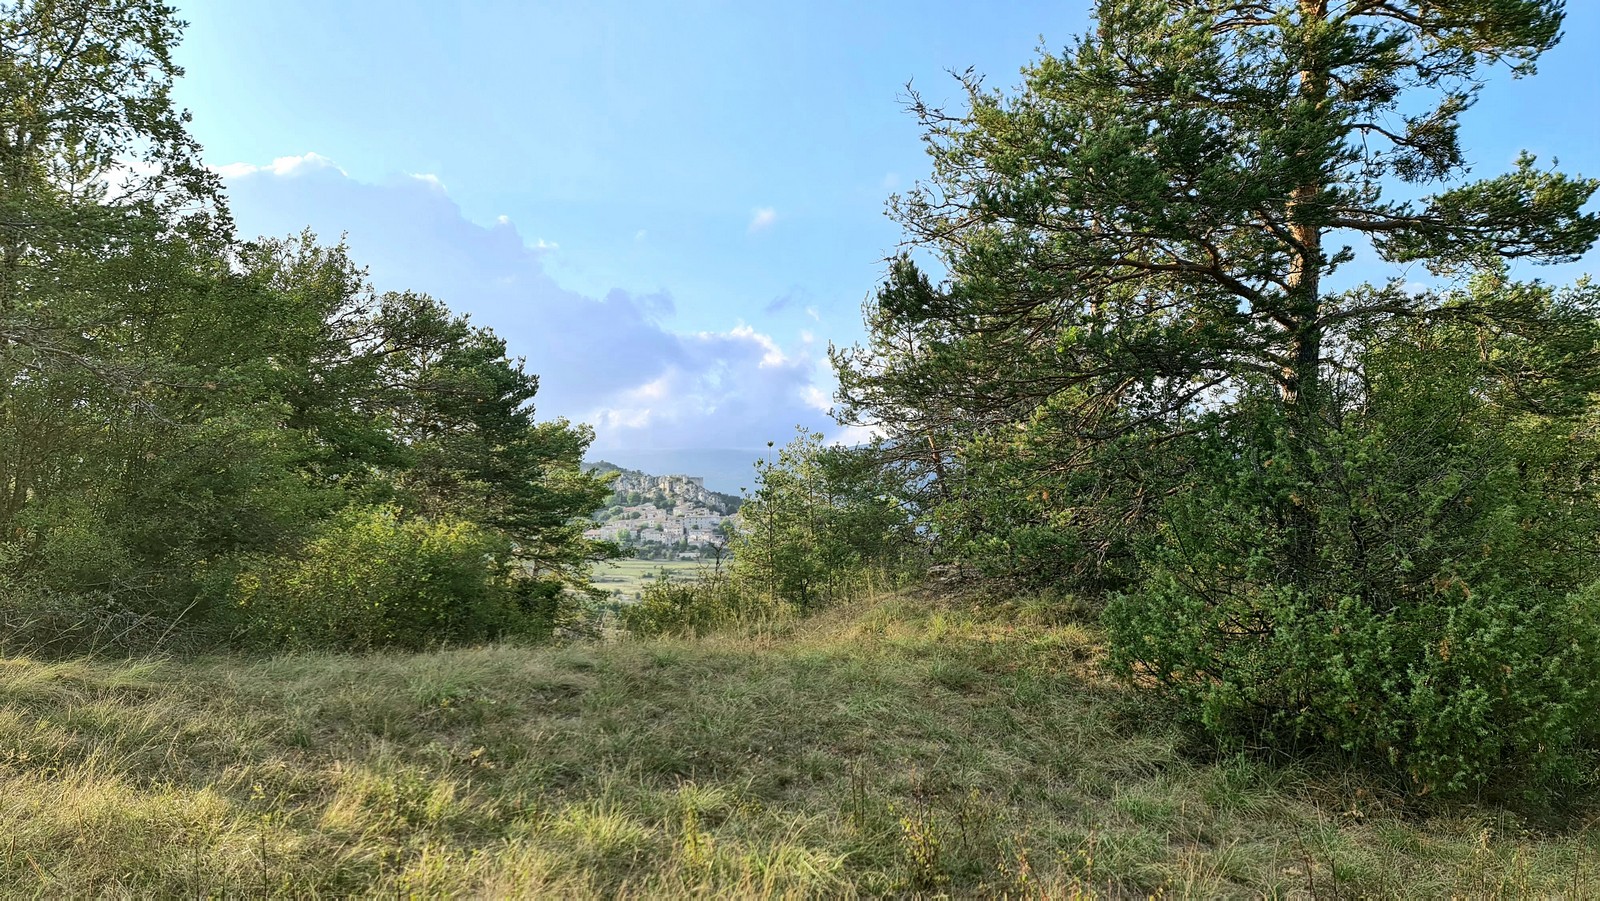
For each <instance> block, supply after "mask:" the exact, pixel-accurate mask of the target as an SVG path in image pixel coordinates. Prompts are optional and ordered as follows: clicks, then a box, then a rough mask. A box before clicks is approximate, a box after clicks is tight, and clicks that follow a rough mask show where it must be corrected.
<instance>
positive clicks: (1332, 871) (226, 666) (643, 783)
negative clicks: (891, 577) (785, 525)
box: [0, 598, 1600, 898]
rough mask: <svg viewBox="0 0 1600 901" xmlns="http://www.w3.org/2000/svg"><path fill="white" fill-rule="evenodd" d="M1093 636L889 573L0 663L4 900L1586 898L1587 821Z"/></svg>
mask: <svg viewBox="0 0 1600 901" xmlns="http://www.w3.org/2000/svg"><path fill="white" fill-rule="evenodd" d="M1097 642H1098V638H1097V635H1096V633H1095V632H1094V631H1093V629H1091V628H1089V627H1085V626H1083V625H1080V624H1076V623H1073V622H1070V621H1061V622H1052V621H1051V620H1049V619H1048V618H1046V617H1044V616H1042V615H1040V614H1037V613H1030V611H1029V610H1028V609H1026V608H1025V607H1022V606H1017V607H1015V608H1014V609H1009V610H1006V611H1003V612H1001V613H998V614H996V613H988V614H983V615H979V614H976V613H973V612H971V611H963V610H961V609H953V608H952V607H950V606H949V605H944V606H938V605H931V604H929V603H928V602H926V601H916V600H912V599H907V598H896V599H888V600H885V601H882V602H879V603H877V604H873V605H867V606H865V607H862V608H859V609H854V610H849V611H838V612H835V613H832V614H829V615H827V616H824V617H822V618H819V619H816V620H812V621H808V622H804V623H799V624H796V625H793V626H790V627H786V628H785V629H780V630H777V631H769V632H766V633H753V634H739V635H727V636H719V637H715V638H711V639H706V640H701V641H681V642H679V641H661V642H656V641H652V642H642V641H640V642H633V641H624V642H616V643H606V644H580V645H573V646H569V647H561V648H549V649H527V648H521V647H515V646H493V647H485V648H477V649H465V650H451V651H444V652H438V653H429V654H420V655H389V656H365V657H349V656H286V657H280V658H273V659H257V660H244V661H241V660H230V659H220V658H219V659H210V660H201V661H192V660H191V661H176V660H168V661H158V660H150V661H138V660H135V661H127V662H99V661H77V662H66V663H60V662H56V663H51V662H42V661H37V660H32V659H27V658H0V895H4V896H6V897H13V896H18V895H21V896H30V895H39V896H46V897H63V896H126V895H137V896H147V895H155V896H163V897H166V896H180V895H181V896H189V897H205V896H223V895H227V896H241V895H244V896H266V895H286V896H295V897H306V896H318V895H348V894H360V895H386V896H395V895H418V896H423V897H427V896H437V895H471V896H491V897H588V896H606V897H614V896H635V897H650V898H655V897H671V896H690V895H695V896H699V895H704V894H717V895H723V896H734V897H802V896H823V897H848V896H854V895H874V896H876V895H884V894H902V895H923V896H937V895H949V896H955V897H970V896H1009V897H1039V896H1044V897H1057V898H1059V897H1145V896H1149V895H1159V896H1161V897H1199V898H1211V897H1227V896H1237V897H1256V896H1261V895H1265V896H1269V897H1296V898H1299V897H1305V898H1311V897H1316V898H1335V897H1368V896H1402V895H1403V896H1406V897H1452V896H1454V897H1526V896H1565V897H1572V898H1578V897H1600V826H1595V827H1594V828H1588V829H1585V828H1582V827H1583V822H1584V820H1585V818H1583V817H1579V818H1577V821H1576V822H1575V823H1568V824H1561V823H1554V824H1552V823H1544V822H1530V821H1528V820H1527V819H1525V818H1524V817H1523V816H1519V815H1517V814H1515V813H1512V812H1509V811H1506V810H1502V809H1498V808H1492V807H1483V806H1465V807H1459V806H1458V807H1450V806H1443V805H1439V804H1428V805H1426V806H1418V805H1419V803H1421V802H1415V801H1413V802H1406V801H1404V800H1403V799H1401V798H1399V797H1396V796H1392V795H1389V794H1387V793H1385V792H1383V791H1382V790H1380V789H1378V788H1376V787H1375V786H1374V785H1373V784H1371V783H1370V782H1364V781H1363V780H1362V779H1361V778H1360V777H1359V775H1357V774H1355V773H1353V772H1344V771H1339V770H1336V769H1328V768H1320V769H1319V768H1313V767H1308V766H1307V765H1278V764H1266V763H1262V762H1259V761H1257V760H1254V759H1251V758H1248V757H1242V756H1226V757H1222V758H1220V759H1216V758H1211V759H1207V758H1201V757H1196V756H1195V755H1193V754H1185V753H1181V750H1180V749H1181V748H1182V745H1183V740H1182V737H1181V736H1180V735H1179V734H1178V733H1176V732H1175V731H1173V729H1172V728H1171V727H1170V726H1169V725H1167V724H1166V722H1165V717H1163V716H1162V715H1161V714H1160V712H1159V711H1156V710H1153V709H1152V708H1150V707H1149V705H1147V704H1144V703H1142V702H1140V701H1138V700H1137V699H1135V698H1133V697H1131V696H1129V695H1128V694H1127V693H1126V691H1125V690H1123V689H1121V688H1119V687H1118V686H1117V685H1115V684H1114V683H1111V682H1110V681H1108V680H1107V679H1106V678H1104V677H1103V675H1102V674H1101V673H1100V671H1099V669H1098V664H1097V660H1098V655H1099V651H1098V644H1097ZM1589 822H1590V824H1591V825H1594V823H1595V821H1594V820H1589Z"/></svg>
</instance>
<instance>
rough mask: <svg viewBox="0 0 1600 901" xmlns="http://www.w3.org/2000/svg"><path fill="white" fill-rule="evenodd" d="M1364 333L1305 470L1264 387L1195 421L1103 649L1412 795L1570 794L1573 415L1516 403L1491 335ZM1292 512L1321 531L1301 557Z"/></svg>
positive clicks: (1577, 466)
mask: <svg viewBox="0 0 1600 901" xmlns="http://www.w3.org/2000/svg"><path fill="white" fill-rule="evenodd" d="M1382 337H1384V338H1385V339H1386V340H1374V341H1373V342H1372V343H1371V344H1370V345H1368V346H1367V347H1366V349H1365V350H1364V352H1363V353H1362V355H1361V356H1360V357H1359V364H1360V366H1359V370H1358V371H1359V374H1360V376H1361V378H1362V382H1361V391H1360V393H1359V394H1358V395H1356V396H1354V397H1349V398H1342V399H1341V402H1340V403H1339V404H1338V405H1336V407H1335V409H1340V410H1343V411H1344V412H1343V414H1342V417H1341V419H1340V420H1339V421H1336V422H1333V423H1329V424H1328V425H1327V426H1326V428H1325V430H1324V433H1323V434H1322V435H1321V437H1320V439H1319V441H1318V444H1317V448H1316V452H1315V456H1314V458H1313V459H1312V460H1311V461H1310V464H1309V467H1305V468H1303V469H1302V471H1300V472H1295V471H1293V467H1292V466H1291V465H1290V464H1289V463H1288V462H1287V461H1288V460H1289V459H1290V456H1289V454H1288V453H1287V452H1286V451H1285V446H1286V442H1285V441H1284V440H1283V434H1284V422H1283V420H1282V416H1281V414H1278V413H1275V412H1274V411H1275V409H1276V408H1275V406H1274V404H1273V403H1272V398H1270V397H1268V398H1263V399H1262V402H1261V403H1259V404H1255V405H1248V404H1247V405H1245V406H1244V407H1243V409H1244V411H1245V415H1242V416H1238V417H1235V418H1233V419H1231V420H1227V421H1223V420H1221V419H1217V420H1214V421H1212V422H1211V423H1210V424H1209V425H1205V426H1203V427H1202V428H1201V429H1199V432H1200V434H1199V435H1198V437H1197V438H1196V439H1195V440H1193V441H1191V442H1189V443H1188V444H1187V445H1186V447H1185V450H1184V452H1185V453H1187V454H1188V456H1189V460H1190V462H1191V463H1192V472H1191V474H1190V476H1189V478H1188V480H1187V482H1186V483H1185V484H1184V485H1182V486H1180V490H1178V491H1175V492H1174V496H1173V498H1172V500H1171V501H1170V502H1169V503H1168V504H1167V505H1166V507H1165V509H1164V511H1163V512H1164V514H1165V515H1164V517H1163V521H1162V522H1161V524H1160V525H1159V527H1158V529H1157V532H1156V534H1155V535H1153V536H1151V537H1150V539H1149V540H1147V541H1146V542H1145V543H1144V544H1143V546H1142V547H1141V552H1140V556H1141V565H1142V567H1143V570H1144V573H1145V578H1144V581H1143V582H1142V584H1141V585H1140V586H1139V588H1138V589H1137V590H1133V591H1129V592H1126V593H1123V594H1121V595H1118V596H1116V597H1114V598H1113V599H1112V601H1111V603H1110V604H1109V605H1108V608H1107V610H1106V614H1105V620H1106V625H1107V629H1108V638H1109V639H1110V642H1111V647H1112V661H1113V663H1114V665H1116V666H1117V667H1119V668H1120V669H1121V671H1122V672H1123V673H1124V674H1125V675H1127V676H1129V677H1131V678H1134V679H1136V680H1139V681H1152V682H1154V683H1155V684H1158V685H1161V686H1163V687H1164V689H1165V690H1167V691H1168V692H1170V693H1172V694H1175V695H1176V696H1178V697H1179V698H1181V699H1182V700H1183V701H1185V702H1187V705H1188V707H1189V709H1191V710H1192V711H1194V712H1195V714H1196V716H1197V718H1198V719H1199V720H1200V721H1201V722H1202V723H1204V725H1205V726H1206V727H1207V728H1208V729H1210V730H1211V731H1212V732H1214V733H1216V734H1218V735H1222V736H1238V735H1245V736H1249V737H1251V738H1255V739H1260V738H1263V737H1265V738H1266V739H1267V740H1268V741H1270V742H1272V743H1274V744H1276V745H1279V746H1283V745H1286V744H1292V743H1297V744H1301V745H1306V744H1322V745H1333V746H1336V747H1339V748H1343V749H1346V750H1348V751H1352V752H1356V753H1359V754H1363V755H1369V756H1371V757H1374V758H1378V759H1384V760H1387V761H1388V762H1389V763H1390V764H1392V765H1394V766H1395V767H1397V768H1398V769H1399V770H1401V771H1402V772H1404V773H1405V774H1407V775H1408V776H1409V777H1410V778H1411V779H1413V780H1414V781H1415V784H1416V786H1417V789H1418V790H1419V791H1429V790H1437V791H1463V790H1467V789H1471V788H1476V787H1480V786H1485V785H1488V784H1492V783H1493V784H1500V785H1502V786H1505V785H1509V784H1512V783H1520V784H1521V785H1523V786H1524V787H1526V788H1528V789H1530V790H1541V791H1542V790H1550V789H1553V788H1557V787H1559V786H1570V785H1571V784H1572V783H1573V781H1574V780H1575V779H1577V778H1578V777H1579V775H1580V773H1581V771H1582V769H1583V767H1584V766H1585V764H1586V761H1587V758H1588V756H1589V755H1591V754H1593V753H1594V752H1595V751H1596V750H1600V724H1597V723H1596V721H1595V717H1594V714H1593V712H1594V711H1595V710H1596V709H1600V521H1597V517H1600V514H1597V510H1600V508H1597V505H1596V504H1595V498H1594V493H1593V492H1594V488H1593V486H1592V478H1591V477H1590V476H1589V475H1588V473H1589V470H1590V469H1591V468H1592V461H1593V460H1594V459H1595V458H1596V456H1597V454H1596V447H1595V440H1594V436H1593V430H1592V428H1591V427H1590V426H1589V425H1588V421H1587V419H1586V418H1585V417H1584V416H1581V415H1568V414H1565V413H1562V414H1557V413H1553V412H1550V411H1552V410H1561V409H1562V408H1563V406H1565V408H1566V409H1567V410H1569V411H1570V410H1572V409H1574V407H1573V406H1572V405H1570V404H1565V405H1564V404H1561V403H1557V402H1556V401H1560V400H1561V398H1552V397H1546V398H1544V399H1543V400H1542V401H1541V403H1540V404H1539V407H1538V409H1528V408H1527V407H1526V406H1525V405H1524V401H1525V400H1526V398H1527V396H1528V394H1527V392H1526V391H1522V392H1521V393H1516V392H1512V391H1510V390H1507V386H1506V384H1505V382H1504V381H1502V380H1501V377H1500V374H1499V372H1500V371H1499V370H1498V369H1497V368H1496V367H1494V366H1485V365H1483V361H1484V360H1489V361H1496V352H1497V350H1499V349H1498V348H1496V346H1495V344H1494V343H1492V342H1491V341H1490V340H1487V339H1485V340H1483V341H1481V342H1480V341H1479V340H1477V338H1476V336H1473V335H1472V334H1471V333H1470V332H1467V331H1466V330H1464V329H1462V330H1451V329H1448V328H1439V327H1425V326H1417V327H1414V328H1410V329H1407V330H1404V331H1401V332H1399V333H1396V334H1390V335H1386V336H1382ZM1502 365H1504V361H1502ZM1545 390H1546V391H1547V393H1548V392H1549V391H1550V390H1552V389H1545ZM1578 409H1579V412H1580V413H1581V407H1579V408H1578ZM1175 452H1176V451H1175ZM1293 507H1299V508H1301V509H1303V510H1307V511H1309V512H1310V513H1311V514H1312V515H1313V516H1314V522H1315V528H1316V535H1317V536H1318V540H1317V543H1316V556H1315V559H1314V560H1313V561H1312V563H1311V565H1310V566H1309V567H1305V568H1301V569H1297V568H1295V567H1293V566H1290V565H1288V561H1290V560H1291V559H1292V556H1291V548H1290V542H1291V541H1292V540H1293V538H1292V532H1291V529H1290V527H1289V526H1290V523H1289V522H1288V521H1287V518H1286V517H1285V514H1284V511H1285V510H1286V509H1291V508H1293Z"/></svg>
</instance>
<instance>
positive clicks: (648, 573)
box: [594, 560, 712, 601]
mask: <svg viewBox="0 0 1600 901" xmlns="http://www.w3.org/2000/svg"><path fill="white" fill-rule="evenodd" d="M711 569H712V566H711V564H709V563H701V562H698V561H695V560H608V561H606V562H604V563H600V564H598V565H596V566H595V568H594V584H595V587H596V588H599V589H600V590H602V591H604V592H606V593H607V594H609V595H611V596H612V597H614V598H617V599H618V600H622V601H635V600H638V598H639V594H640V593H641V592H643V591H644V589H645V586H647V585H649V584H650V583H651V582H654V581H655V580H656V579H657V578H659V577H661V576H666V577H667V578H669V579H671V580H673V581H675V582H687V581H689V580H691V579H694V578H695V577H696V576H699V575H701V574H702V573H709V572H711Z"/></svg>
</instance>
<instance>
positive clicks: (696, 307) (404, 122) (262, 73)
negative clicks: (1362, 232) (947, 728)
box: [177, 0, 1600, 457]
mask: <svg viewBox="0 0 1600 901" xmlns="http://www.w3.org/2000/svg"><path fill="white" fill-rule="evenodd" d="M1569 6H1570V7H1571V9H1570V12H1569V16H1568V23H1567V39H1566V40H1565V42H1564V43H1563V44H1562V45H1561V46H1560V47H1558V48H1557V49H1556V50H1554V51H1552V52H1551V53H1550V54H1548V55H1547V56H1546V57H1545V58H1544V60H1543V61H1542V62H1541V65H1540V69H1541V71H1540V74H1539V76H1538V77H1536V78H1533V79H1524V80H1521V81H1512V80H1510V79H1500V80H1497V81H1496V82H1495V83H1494V84H1492V85H1491V86H1490V88H1489V89H1488V90H1487V91H1486V92H1485V95H1484V97H1483V100H1482V102H1480V104H1479V106H1478V107H1477V108H1476V109H1474V110H1473V111H1472V112H1471V113H1469V114H1468V118H1467V120H1466V127H1465V128H1464V131H1463V135H1464V141H1465V144H1466V146H1467V148H1468V151H1469V157H1470V159H1471V160H1472V161H1473V162H1474V163H1475V164H1476V165H1477V173H1478V174H1482V175H1489V174H1493V173H1495V172H1498V171H1501V170H1503V169H1504V168H1505V167H1506V166H1507V165H1509V163H1510V161H1511V160H1512V159H1514V157H1515V155H1516V153H1517V151H1518V150H1520V149H1524V148H1525V149H1528V150H1531V151H1533V152H1535V153H1537V154H1539V155H1540V156H1541V157H1542V158H1544V159H1546V160H1548V159H1549V158H1550V157H1552V156H1556V157H1559V158H1560V159H1561V163H1562V168H1563V169H1566V170H1568V171H1577V172H1583V173H1586V174H1591V175H1593V174H1600V99H1597V96H1596V94H1597V86H1600V79H1597V77H1596V75H1595V68H1594V60H1595V56H1596V54H1597V52H1600V3H1593V2H1590V0H1582V2H1574V3H1571V4H1569ZM179 7H180V10H181V13H182V15H183V17H184V18H185V19H187V20H188V21H189V22H190V27H189V29H188V31H187V34H186V38H185V41H184V45H183V47H182V49H181V52H180V54H179V59H180V61H181V62H182V64H183V65H184V66H185V67H186V68H187V70H188V75H187V77H186V78H185V79H184V80H183V81H182V82H181V84H180V86H179V89H178V91H177V100H178V102H179V103H180V104H182V105H184V106H186V107H188V108H189V109H190V110H192V112H193V113H194V123H193V132H194V134H195V136H196V137H197V138H198V139H199V140H200V141H201V143H202V144H203V145H204V146H205V148H206V158H207V160H208V162H209V163H211V164H212V165H214V166H218V167H221V168H222V169H223V171H224V173H225V175H226V176H227V178H228V182H229V193H230V197H231V199H232V206H233V209H234V213H235V216H236V218H237V219H238V221H239V224H240V227H241V230H242V231H244V232H246V233H247V234H262V233H265V234H287V233H290V232H294V231H298V230H299V229H301V228H303V227H306V226H310V227H312V228H313V229H315V230H316V231H317V232H319V233H320V234H322V235H323V236H324V237H325V238H328V239H335V238H337V237H338V235H339V234H340V233H341V232H347V233H348V235H349V241H350V244H351V246H352V249H353V251H354V253H355V255H356V257H357V258H358V260H360V261H362V262H364V263H366V264H368V265H369V266H370V267H371V271H372V276H373V278H374V281H375V282H376V283H377V285H378V286H379V287H380V288H383V289H390V288H395V289H398V288H409V289H416V290H423V291H427V292H429V293H432V294H434V295H436V296H438V297H439V298H441V299H442V300H444V301H446V302H447V303H448V304H450V306H451V307H452V308H455V309H458V310H462V311H465V312H470V313H471V314H472V315H473V318H474V319H475V320H476V321H478V322H481V323H483V324H487V325H490V326H493V327H494V328H495V329H496V331H498V332H500V333H501V334H502V335H504V336H505V337H506V338H507V339H508V341H509V343H510V345H511V349H512V351H513V352H514V353H518V354H522V355H525V356H527V357H528V360H529V365H530V368H531V369H532V370H533V371H535V372H538V373H540V375H541V379H542V383H541V392H540V399H539V407H540V413H541V415H542V416H553V415H565V416H568V417H570V418H573V419H579V420H584V421H588V422H592V423H594V424H595V425H596V427H597V430H598V432H599V440H598V441H597V444H596V449H597V452H598V453H600V454H601V455H608V454H609V455H610V456H613V457H624V456H625V452H626V451H629V450H634V451H644V450H648V449H670V448H680V449H681V448H754V447H760V446H761V445H764V444H765V442H766V441H767V440H778V441H779V442H780V443H781V442H782V441H783V440H785V439H786V437H787V436H788V435H789V434H791V433H792V429H793V426H794V425H796V424H805V425H808V426H812V427H817V428H825V429H827V430H828V431H829V432H830V434H833V433H837V429H836V428H829V427H828V426H827V424H828V419H827V416H826V414H825V412H824V411H825V409H826V407H827V406H828V402H829V396H830V395H831V393H832V380H831V377H830V376H829V375H828V372H827V368H826V357H825V353H824V351H825V348H826V345H827V342H829V341H830V340H831V341H835V342H841V343H849V342H852V341H854V340H857V339H858V338H859V337H860V335H861V325H860V304H861V301H862V300H863V299H864V298H865V297H866V296H867V295H868V294H869V293H870V292H871V290H872V288H873V285H874V283H875V282H876V280H877V278H878V276H879V274H880V273H881V271H882V263H881V261H882V259H883V258H884V257H885V256H886V255H887V254H888V253H890V252H891V251H893V249H894V248H895V245H896V242H897V240H898V238H899V233H898V230H897V228H896V227H895V225H894V224H893V223H892V222H890V221H888V220H887V219H886V218H884V216H883V205H884V200H885V198H886V197H887V196H888V195H889V194H890V193H891V192H892V191H894V190H895V189H897V188H903V187H904V186H906V185H908V184H910V183H911V182H913V181H914V180H915V179H916V178H918V177H920V176H922V175H923V174H924V173H925V172H926V170H927V164H926V161H925V158H924V156H923V152H922V145H921V143H920V140H919V133H918V130H917V128H916V126H915V123H914V122H913V121H912V119H911V117H910V116H909V115H907V114H906V113H905V112H904V111H903V108H902V106H901V103H900V98H901V96H902V94H903V92H904V86H905V84H906V82H907V81H909V80H915V82H916V84H917V86H918V88H919V89H920V90H922V91H924V93H925V94H927V95H928V96H929V97H930V99H935V100H938V99H941V98H949V99H954V98H955V97H957V95H958V92H957V91H956V90H955V85H954V83H953V81H952V79H951V78H950V77H949V76H948V75H947V74H946V70H949V69H965V68H967V67H968V66H973V67H975V68H976V69H977V70H978V71H979V72H983V73H986V75H987V76H988V78H989V80H990V82H991V83H993V84H995V85H1000V86H1009V85H1012V84H1014V83H1015V82H1016V81H1017V80H1018V76H1017V70H1018V69H1019V68H1020V67H1021V66H1022V65H1024V64H1025V63H1027V62H1028V61H1029V60H1030V59H1032V58H1033V57H1034V56H1035V55H1036V48H1037V47H1038V46H1040V42H1041V39H1042V41H1043V43H1044V45H1045V46H1048V47H1052V48H1059V47H1060V46H1061V45H1063V44H1064V43H1065V42H1066V41H1067V40H1068V39H1069V38H1070V37H1071V36H1073V35H1075V34H1077V33H1078V32H1080V31H1082V30H1083V28H1084V26H1085V24H1086V22H1087V13H1088V8H1089V3H1088V2H1087V0H1080V2H1074V0H1066V2H1063V0H1053V2H1017V3H1004V4H1000V3H996V4H988V3H982V4H980V3H955V2H899V0H893V2H874V3H870V4H868V3H860V2H832V0H828V2H807V3H791V4H781V5H780V4H773V3H748V2H745V3H735V2H693V0H685V2H674V3H670V4H669V3H665V2H649V0H632V2H616V0H597V2H583V3H572V2H563V3H543V2H458V3H451V2H443V0H432V2H406V0H385V2H356V0H341V2H333V3H330V2H327V0H319V2H305V0H273V2H265V0H262V2H256V0H250V2H245V0H210V2H193V0H190V2H180V3H179ZM1595 259H1596V257H1595V256H1594V255H1593V254H1591V256H1590V258H1589V259H1588V260H1586V261H1585V262H1584V263H1583V264H1579V265H1577V266H1572V267H1562V268H1561V269H1560V270H1558V271H1547V272H1535V271H1532V270H1528V271H1522V272H1520V273H1519V274H1522V275H1525V276H1533V275H1544V276H1545V277H1548V278H1570V277H1571V276H1572V275H1574V274H1576V273H1577V272H1579V271H1585V270H1593V269H1595V268H1596V267H1595V266H1594V265H1593V262H1594V260H1595Z"/></svg>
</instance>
